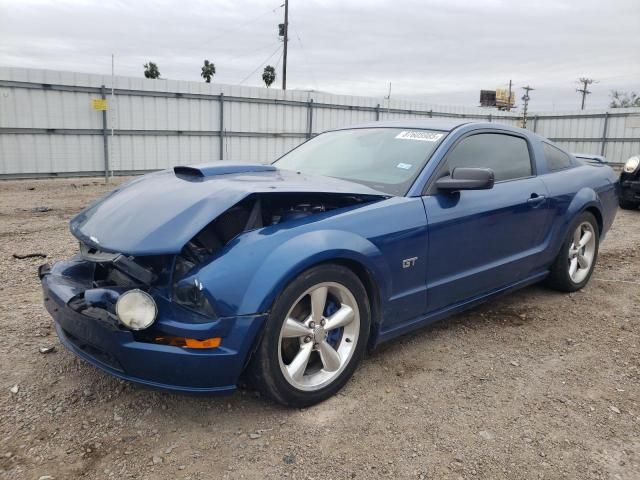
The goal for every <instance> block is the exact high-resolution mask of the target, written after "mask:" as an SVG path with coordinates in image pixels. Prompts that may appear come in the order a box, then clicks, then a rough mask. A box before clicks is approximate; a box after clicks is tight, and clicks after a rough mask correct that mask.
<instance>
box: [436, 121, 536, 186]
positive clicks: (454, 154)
mask: <svg viewBox="0 0 640 480" xmlns="http://www.w3.org/2000/svg"><path fill="white" fill-rule="evenodd" d="M456 167H475V168H490V169H491V170H493V173H494V174H495V181H496V182H501V181H504V180H513V179H516V178H525V177H530V176H531V175H532V174H533V170H532V168H531V157H530V155H529V148H528V145H527V141H526V140H525V139H524V138H521V137H516V136H514V135H507V134H502V133H478V134H476V135H471V136H469V137H466V138H464V139H463V140H462V141H461V142H460V143H458V144H457V145H456V146H454V147H453V149H452V150H451V151H450V152H449V153H448V154H447V168H448V169H449V171H453V169H454V168H456Z"/></svg>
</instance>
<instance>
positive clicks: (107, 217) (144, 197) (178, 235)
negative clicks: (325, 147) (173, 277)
mask: <svg viewBox="0 0 640 480" xmlns="http://www.w3.org/2000/svg"><path fill="white" fill-rule="evenodd" d="M263 192H322V193H346V194H358V195H372V196H376V197H388V196H389V195H386V194H384V193H381V192H379V191H377V190H373V189H371V188H369V187H366V186H364V185H361V184H358V183H353V182H349V181H345V180H339V179H335V178H330V177H323V176H313V175H306V174H302V173H299V172H292V171H288V170H280V169H277V168H275V167H273V166H271V165H260V164H247V163H232V162H215V163H213V164H208V165H195V166H191V167H175V168H174V169H171V170H164V171H160V172H156V173H151V174H147V175H144V176H142V177H138V178H136V179H134V180H132V181H130V182H127V183H125V184H123V185H121V186H119V187H117V188H116V189H115V190H113V191H112V192H110V193H109V194H107V195H106V196H104V197H103V198H101V199H99V200H98V201H96V202H95V203H93V204H91V205H90V206H89V207H87V208H86V209H84V210H83V211H82V212H80V213H79V214H78V215H77V216H76V217H75V218H73V219H72V220H71V225H70V228H71V233H72V234H73V235H74V236H75V237H76V238H78V239H79V240H80V241H81V242H83V243H86V244H88V245H90V246H92V247H94V248H97V249H99V250H102V251H106V252H118V253H125V254H128V255H135V256H139V255H159V254H175V253H179V252H180V250H181V249H182V247H183V246H184V245H185V244H186V243H187V242H188V241H189V240H190V239H191V238H193V237H194V236H195V235H196V234H197V233H198V232H199V231H200V230H202V229H203V228H204V227H205V226H206V225H208V224H209V223H210V222H211V221H212V220H214V219H215V218H216V217H218V216H219V215H220V214H222V213H223V212H225V211H226V210H227V209H229V208H230V207H232V206H233V205H235V204H236V203H238V202H239V201H241V200H242V199H243V198H245V197H247V196H248V195H250V194H252V193H263Z"/></svg>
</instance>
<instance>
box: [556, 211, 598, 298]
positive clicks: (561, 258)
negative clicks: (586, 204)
mask: <svg viewBox="0 0 640 480" xmlns="http://www.w3.org/2000/svg"><path fill="white" fill-rule="evenodd" d="M599 242H600V237H599V230H598V224H597V222H596V219H595V217H594V216H593V215H592V214H591V213H589V212H584V213H582V214H581V215H580V216H579V217H578V219H577V220H576V222H575V223H574V224H573V227H572V228H571V230H570V231H569V235H568V236H567V238H566V240H565V241H564V243H563V245H562V248H561V249H560V253H559V254H558V256H557V257H556V260H555V262H554V264H553V265H552V267H551V273H550V274H549V277H548V278H547V283H548V284H549V285H550V286H551V287H553V288H555V289H557V290H561V291H563V292H575V291H576V290H580V289H581V288H582V287H584V286H585V285H586V284H587V282H588V281H589V278H591V274H592V273H593V267H594V266H595V263H596V259H597V258H598V246H599Z"/></svg>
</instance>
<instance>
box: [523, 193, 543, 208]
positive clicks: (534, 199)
mask: <svg viewBox="0 0 640 480" xmlns="http://www.w3.org/2000/svg"><path fill="white" fill-rule="evenodd" d="M546 199H547V197H545V196H544V195H538V194H537V193H532V194H531V198H529V200H527V203H528V204H529V205H531V206H532V207H534V208H535V207H538V206H540V205H542V204H543V203H544V201H545V200H546Z"/></svg>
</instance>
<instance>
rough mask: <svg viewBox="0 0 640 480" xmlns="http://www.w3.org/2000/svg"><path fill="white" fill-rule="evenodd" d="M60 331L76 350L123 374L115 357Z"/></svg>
mask: <svg viewBox="0 0 640 480" xmlns="http://www.w3.org/2000/svg"><path fill="white" fill-rule="evenodd" d="M62 331H63V332H64V335H65V337H67V340H69V342H71V343H72V344H73V345H74V346H75V347H76V348H78V349H79V350H81V351H83V352H84V353H86V354H87V355H89V356H90V357H91V358H93V359H95V360H96V361H97V362H99V363H102V364H103V365H106V366H108V367H111V368H113V369H114V370H118V371H119V372H122V373H124V369H123V368H122V365H120V362H118V360H117V359H116V357H114V356H113V355H111V354H110V353H109V352H106V351H104V350H102V349H101V348H98V347H96V346H95V345H91V344H90V343H87V342H85V341H84V340H81V339H79V338H78V337H76V336H75V335H73V334H72V333H70V332H69V331H68V330H65V329H64V328H63V329H62Z"/></svg>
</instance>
